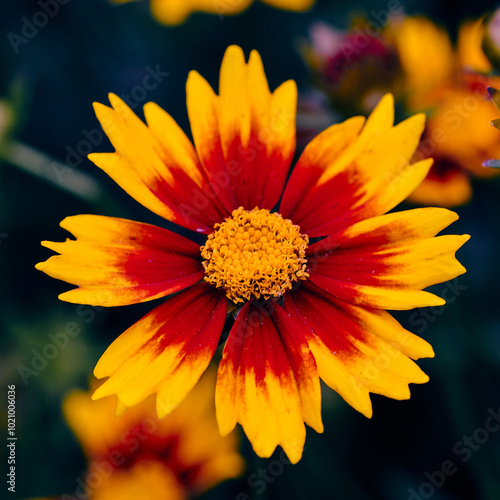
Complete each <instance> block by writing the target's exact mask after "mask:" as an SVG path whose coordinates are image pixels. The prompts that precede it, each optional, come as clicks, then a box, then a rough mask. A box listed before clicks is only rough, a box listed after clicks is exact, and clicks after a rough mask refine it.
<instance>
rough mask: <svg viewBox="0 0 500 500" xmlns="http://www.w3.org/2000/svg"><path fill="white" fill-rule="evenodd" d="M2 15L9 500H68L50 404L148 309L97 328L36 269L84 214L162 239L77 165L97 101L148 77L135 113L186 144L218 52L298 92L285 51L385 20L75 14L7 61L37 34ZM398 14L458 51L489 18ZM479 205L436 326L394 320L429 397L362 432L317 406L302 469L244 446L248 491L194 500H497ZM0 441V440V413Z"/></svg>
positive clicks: (104, 6) (489, 229)
mask: <svg viewBox="0 0 500 500" xmlns="http://www.w3.org/2000/svg"><path fill="white" fill-rule="evenodd" d="M0 5H1V14H0V34H1V43H0V96H2V97H3V98H5V99H8V100H9V102H10V103H11V105H12V107H13V110H14V111H13V113H14V116H15V117H14V120H13V124H12V127H11V131H10V134H11V139H12V140H13V141H15V147H14V148H13V149H12V148H11V149H9V148H8V147H6V146H5V145H4V146H3V147H2V148H1V150H2V151H3V154H2V156H3V157H4V160H2V161H1V163H0V283H1V289H0V294H1V295H0V304H1V305H0V311H1V319H0V325H1V335H2V346H3V347H2V350H1V354H0V356H1V357H0V362H1V367H2V369H1V377H0V380H1V383H2V391H1V393H2V400H1V403H0V405H1V407H2V409H3V408H4V406H5V403H6V390H7V389H6V386H7V384H15V385H16V388H17V417H18V420H17V432H18V436H19V438H18V441H17V458H18V463H17V492H16V493H15V494H11V493H8V492H6V494H8V495H9V498H30V497H35V496H44V495H45V496H48V495H55V494H61V493H64V492H67V493H71V492H72V491H74V489H75V486H76V483H75V479H76V478H77V477H79V475H81V474H82V472H83V470H84V467H85V460H84V457H83V455H82V452H81V450H80V447H79V445H78V444H77V443H76V441H75V439H74V437H73V435H72V434H71V432H70V431H69V429H68V428H67V427H66V424H65V422H64V420H63V418H62V414H61V409H60V406H61V401H62V399H63V397H64V395H65V394H66V393H67V392H68V391H69V390H71V389H72V388H76V387H86V386H87V381H88V377H89V375H90V373H91V371H92V369H93V367H94V365H95V363H96V362H97V360H98V358H99V356H100V354H102V352H103V351H104V350H105V348H106V347H107V346H108V345H109V344H110V342H111V341H112V340H113V339H115V338H116V337H117V336H118V335H119V334H120V333H121V332H122V331H124V330H125V329H126V328H127V327H128V326H130V325H131V324H132V323H133V322H134V321H136V320H138V319H139V318H140V317H141V316H142V315H143V314H144V313H145V312H147V311H149V310H150V309H151V307H152V304H147V303H146V304H142V305H136V306H133V307H121V308H112V309H109V310H103V309H99V308H91V307H89V306H81V307H79V306H76V305H74V304H68V303H64V302H61V301H59V300H58V299H57V295H58V294H59V293H61V292H63V291H65V290H67V289H69V288H70V286H68V285H67V284H64V283H62V282H59V281H56V280H53V279H51V278H49V277H48V276H46V275H44V274H42V273H40V272H38V271H36V270H35V269H34V265H35V264H36V263H37V262H39V261H42V260H45V259H46V258H47V257H48V256H49V255H51V253H52V252H50V251H48V250H46V249H44V248H42V247H41V246H40V241H41V240H44V239H46V240H52V241H57V240H59V241H62V240H64V239H65V238H66V236H67V234H66V233H65V232H64V231H63V230H62V229H61V228H59V222H60V221H61V220H62V219H63V218H64V217H66V216H68V215H75V214H79V213H98V214H103V215H110V216H118V217H129V218H132V219H134V220H140V221H144V222H150V223H155V224H158V225H163V226H168V224H167V223H165V221H163V220H162V219H160V218H159V217H157V216H156V215H154V214H152V213H150V212H148V211H147V210H146V209H145V208H143V207H142V206H140V205H139V204H138V203H137V202H135V201H134V200H132V199H131V198H129V197H128V196H127V195H126V194H125V193H124V192H122V191H121V190H120V188H118V187H117V186H116V185H115V184H114V183H113V182H112V181H111V180H110V179H108V178H107V177H106V175H105V174H104V173H103V172H101V171H100V170H99V169H98V168H97V167H95V166H94V165H93V164H92V163H91V162H90V161H88V160H87V159H86V157H85V156H86V154H87V153H89V152H90V151H89V150H88V146H89V144H90V143H91V140H89V137H91V138H92V140H93V141H94V144H93V145H91V150H92V151H111V146H110V144H109V142H108V141H107V139H105V138H102V135H100V132H99V131H100V128H99V124H98V122H97V120H96V118H95V115H94V113H93V110H92V102H94V101H98V102H103V103H107V94H108V92H114V93H117V94H118V95H122V94H130V93H131V91H132V90H133V89H134V88H135V87H136V86H138V85H141V82H142V80H143V78H144V76H145V75H146V74H147V71H148V68H152V69H158V70H159V71H161V72H162V73H168V76H162V77H161V82H159V84H158V86H157V87H156V88H155V89H153V90H151V91H148V92H147V96H144V97H140V98H138V99H135V101H133V102H134V103H136V104H137V107H136V108H135V111H136V112H137V113H138V114H139V116H142V111H141V109H142V105H143V104H144V103H145V102H147V101H155V102H157V103H158V104H159V105H160V106H162V107H163V108H164V109H166V110H167V111H168V112H169V113H171V114H172V115H173V117H174V118H175V119H176V120H177V121H178V122H179V123H180V125H181V126H182V127H183V128H184V130H186V131H187V130H188V126H189V124H188V120H187V112H186V106H185V82H186V78H187V75H188V72H189V71H190V70H191V69H196V70H198V71H199V72H200V73H201V74H202V75H203V76H205V77H206V78H207V79H208V81H209V82H210V83H211V84H212V85H213V86H214V87H215V88H216V86H217V81H218V71H219V67H220V62H221V59H222V56H223V53H224V51H225V49H226V48H227V46H228V45H230V44H238V45H240V46H242V47H243V49H244V50H245V52H246V53H247V54H248V53H249V51H250V50H251V49H257V50H258V51H259V52H260V53H261V55H262V57H263V61H264V66H265V68H266V73H267V77H268V79H269V82H270V86H271V87H272V88H275V87H276V86H277V85H279V84H280V83H281V82H283V81H285V80H287V79H290V78H293V79H295V80H296V81H297V83H298V85H299V89H300V90H302V91H304V90H306V89H307V86H308V81H309V74H308V71H307V69H306V67H305V65H304V63H303V61H302V59H301V56H300V54H299V52H298V50H297V47H298V45H299V43H300V40H301V39H303V38H305V37H306V36H307V34H308V28H309V26H310V24H311V23H312V22H314V21H317V20H324V21H326V22H329V23H331V24H333V25H335V26H337V27H339V28H345V27H347V25H348V23H349V20H350V19H351V18H352V17H353V16H354V15H356V14H359V13H365V14H366V13H370V11H372V10H373V11H375V12H379V11H381V10H384V9H386V7H387V1H363V2H361V1H355V2H349V3H348V4H347V3H345V2H335V1H331V0H319V1H318V2H317V5H316V7H314V8H313V9H312V10H311V11H310V12H308V13H304V14H295V13H290V12H285V11H280V10H275V9H272V8H270V7H268V6H266V5H264V4H261V3H259V2H256V3H255V5H253V6H252V7H251V8H250V9H249V10H248V11H246V12H245V13H243V14H241V15H238V16H232V17H224V18H223V19H219V18H218V17H217V16H210V15H203V14H195V15H193V16H192V17H191V18H190V19H189V20H188V21H187V22H186V23H185V24H183V25H181V26H178V27H165V26H161V25H159V24H157V23H156V22H155V20H154V19H153V18H152V17H151V15H150V11H149V6H148V2H136V3H131V4H127V5H123V6H120V5H113V4H111V3H108V2H106V1H105V0H86V1H85V2H78V1H76V0H73V1H69V2H68V3H67V4H66V5H61V7H60V12H59V13H58V14H57V15H56V16H55V17H54V18H53V19H51V20H50V22H49V23H48V24H47V25H46V26H44V27H43V28H40V29H39V31H38V33H36V35H34V36H33V37H32V38H29V39H27V43H24V42H23V43H20V44H18V45H16V48H14V47H13V44H12V43H11V42H12V37H10V38H9V36H8V35H9V33H16V34H21V28H22V25H23V20H22V19H23V17H24V16H26V17H27V18H28V19H32V18H33V15H34V14H35V13H36V12H37V11H38V10H39V8H40V7H39V6H38V4H37V1H28V0H16V1H15V2H14V1H9V2H7V1H6V0H3V1H2V3H1V4H0ZM403 5H404V6H405V10H406V12H407V13H409V14H414V13H423V14H426V15H429V16H431V17H432V18H433V19H435V20H436V21H438V22H439V23H441V24H442V25H444V26H446V27H447V28H448V29H449V30H450V32H451V34H452V36H455V35H456V32H457V28H458V26H459V23H460V22H461V21H462V20H464V19H466V18H477V17H479V16H480V15H482V14H484V13H486V12H487V11H488V9H491V8H493V7H494V4H493V3H492V2H488V1H484V0H476V1H474V2H470V1H454V2H435V1H430V0H429V1H419V0H413V1H409V2H407V3H405V2H403ZM135 95H136V97H139V96H142V95H143V94H141V93H139V92H137V91H136V93H135ZM492 109H493V108H492ZM492 118H495V116H492ZM499 140H500V133H499ZM87 141H88V142H87ZM19 144H21V146H19ZM29 148H36V150H37V151H39V152H42V153H43V154H45V155H48V158H45V159H42V160H40V157H39V156H36V158H35V159H34V160H33V161H32V162H30V161H28V163H30V164H32V165H37V166H38V167H39V172H38V174H37V173H35V174H33V173H29V172H27V171H26V170H25V169H24V168H20V166H22V165H16V163H17V164H22V163H23V162H25V160H26V158H29V154H30V151H31V149H29ZM5 157H7V159H5ZM54 161H57V162H60V163H61V164H62V165H66V167H64V168H63V167H61V166H59V165H58V164H56V163H53V162H54ZM38 167H37V168H38ZM78 174H84V175H85V176H86V181H87V183H88V185H87V188H88V189H87V190H86V191H85V192H81V193H76V194H75V193H71V192H69V191H67V190H64V189H63V188H64V186H65V185H67V184H68V182H69V185H70V186H71V183H72V182H73V183H76V184H78V177H75V176H78ZM44 175H45V176H48V178H49V180H44V178H43V176H44ZM62 179H64V181H63V180H62ZM75 179H76V180H75ZM474 189H475V194H474V198H473V200H472V202H470V203H469V204H468V205H467V206H464V207H462V208H460V209H458V212H459V214H460V220H459V221H458V222H457V223H455V224H454V226H453V232H454V233H457V234H460V233H469V234H471V235H472V239H471V241H470V242H469V243H468V244H467V245H465V247H464V249H463V250H460V252H459V258H460V260H461V261H462V262H463V263H464V265H465V266H466V268H467V269H468V273H467V274H466V275H464V276H461V277H459V278H457V279H456V280H455V281H454V282H453V283H452V284H451V285H447V284H444V285H438V286H436V287H435V289H436V292H437V293H438V294H442V293H447V296H448V297H451V298H452V300H451V301H450V303H449V304H448V305H447V306H446V308H443V309H441V308H438V309H434V310H422V311H417V312H415V311H409V312H407V313H401V314H398V315H397V317H398V319H399V320H400V321H402V322H403V324H405V325H406V326H407V327H408V328H409V329H410V330H411V331H413V332H414V333H416V334H418V335H420V336H422V337H423V338H425V339H426V340H428V341H429V342H430V343H431V344H432V345H433V346H434V349H435V352H436V357H435V358H434V359H431V360H422V361H420V362H419V365H420V366H421V367H422V368H423V369H424V371H425V372H426V373H428V374H429V375H430V378H431V380H430V382H429V383H428V384H425V385H422V386H412V399H411V400H410V401H404V402H399V401H392V400H389V399H386V398H383V397H380V396H372V400H373V405H374V417H373V418H372V419H371V420H368V419H366V418H365V417H363V416H362V415H361V414H358V413H357V412H356V411H355V410H353V409H352V408H351V407H349V406H348V405H347V404H346V403H344V402H343V401H342V400H341V399H340V397H338V396H337V395H336V394H334V393H333V391H331V390H329V389H325V391H324V402H323V417H324V422H325V428H326V430H325V433H324V435H317V434H315V432H314V431H312V430H309V431H308V437H307V441H306V448H305V452H304V458H303V459H302V461H301V462H300V463H299V464H298V465H296V466H291V465H286V464H283V463H282V461H281V459H280V457H281V456H282V455H281V452H280V451H278V453H276V455H275V457H273V458H272V459H269V460H264V459H259V458H258V457H256V456H255V455H254V454H253V452H252V451H251V446H250V445H249V443H248V441H246V438H245V437H244V436H242V452H243V453H244V455H245V457H246V460H247V464H248V468H247V471H246V473H245V474H244V475H243V476H242V477H241V479H239V480H235V481H231V482H227V483H225V484H222V485H220V486H218V487H217V488H216V489H214V490H212V491H211V492H209V493H207V494H206V495H205V497H206V498H213V499H217V498H228V499H239V500H243V499H246V498H259V499H260V498H262V499H264V498H270V499H271V498H272V499H292V498H293V499H303V498H328V499H338V500H351V499H352V500H406V499H410V500H411V499H412V498H413V499H415V500H418V499H419V498H431V497H432V498H434V499H436V500H459V499H460V500H497V499H498V498H500V431H487V430H486V432H481V431H478V429H480V428H482V429H484V428H485V425H486V422H487V419H488V418H489V417H490V416H491V415H492V414H494V415H497V419H498V422H500V316H499V312H498V311H499V308H500V306H499V304H500V294H499V285H498V284H499V283H500V263H499V257H500V252H499V243H500V224H499V222H498V217H499V214H500V196H499V195H500V182H499V180H498V179H497V180H495V181H488V182H485V181H475V185H474ZM447 288H448V291H447V292H445V290H446V289H447ZM68 322H76V323H78V325H79V326H80V328H81V333H80V334H79V335H78V336H76V337H74V338H71V340H70V342H69V343H68V345H67V346H65V348H64V349H61V350H60V351H59V352H58V354H57V356H55V357H54V359H52V360H49V361H48V362H47V363H46V365H44V364H43V362H41V361H37V360H36V359H35V358H36V352H40V351H41V350H42V349H43V347H44V346H45V345H46V344H47V342H48V341H49V339H50V337H49V335H51V334H52V335H55V334H57V332H59V331H63V330H64V328H65V327H66V325H67V324H68ZM37 363H38V364H37ZM3 388H5V391H4V389H3ZM492 418H493V417H492ZM488 422H492V420H491V419H490V420H488ZM1 424H2V428H5V425H6V422H5V414H4V412H3V411H2V420H1ZM263 424H265V423H263ZM492 425H493V424H492ZM499 428H500V426H499ZM2 434H3V433H2ZM447 461H451V462H453V467H451V466H450V465H449V464H448V465H447V466H446V467H448V468H447V469H446V470H447V471H448V472H449V471H450V470H453V472H451V473H449V474H448V475H444V473H441V472H440V471H441V470H442V468H443V464H444V463H445V462H447ZM5 462H6V460H4V459H2V463H1V467H2V468H3V467H4V466H5ZM1 470H2V471H3V469H1ZM2 477H5V476H4V475H3V473H2ZM2 481H3V480H2ZM426 483H427V484H426ZM4 488H5V486H4V485H2V486H1V490H2V491H6V489H5V490H4ZM413 492H415V493H413ZM2 495H3V493H2ZM238 495H240V496H238ZM245 495H248V496H245ZM5 498H7V497H5Z"/></svg>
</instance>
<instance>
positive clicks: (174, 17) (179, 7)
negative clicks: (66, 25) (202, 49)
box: [113, 0, 316, 25]
mask: <svg viewBox="0 0 500 500" xmlns="http://www.w3.org/2000/svg"><path fill="white" fill-rule="evenodd" d="M113 1H114V2H116V3H128V2H131V1H134V0H113ZM262 1H263V2H264V3H266V4H268V5H271V6H272V7H276V8H277V9H285V10H292V11H297V12H301V11H304V10H307V9H309V8H311V7H312V6H313V5H314V3H315V1H316V0H262ZM253 2H254V0H231V1H228V0H151V11H152V13H153V16H154V17H155V19H156V20H157V21H159V22H161V23H163V24H169V25H176V24H181V23H183V22H184V21H185V20H186V19H187V18H188V17H189V16H190V15H191V14H192V13H193V12H206V13H208V14H217V15H219V16H228V15H233V14H239V13H241V12H243V11H245V10H246V9H248V7H250V5H251V4H252V3H253Z"/></svg>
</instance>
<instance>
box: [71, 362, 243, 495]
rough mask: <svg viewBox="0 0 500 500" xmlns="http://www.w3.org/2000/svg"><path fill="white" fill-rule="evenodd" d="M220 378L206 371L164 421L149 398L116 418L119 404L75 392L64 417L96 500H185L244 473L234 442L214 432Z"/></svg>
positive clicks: (87, 490) (231, 435) (235, 440)
mask: <svg viewBox="0 0 500 500" xmlns="http://www.w3.org/2000/svg"><path fill="white" fill-rule="evenodd" d="M214 390H215V373H214V372H212V371H211V370H209V371H208V372H207V374H206V375H204V377H203V378H202V380H201V381H200V383H199V384H198V385H197V386H196V387H195V389H194V390H193V391H192V393H191V394H190V395H189V396H188V397H187V398H186V399H185V400H184V401H183V403H182V404H180V405H179V406H178V408H176V409H175V410H174V411H173V412H172V413H171V414H170V415H169V416H168V418H166V419H163V420H158V418H157V417H156V412H155V402H154V400H153V399H152V398H149V399H147V400H145V401H143V402H142V403H140V404H139V405H137V406H135V407H134V408H131V409H129V410H128V411H126V412H125V413H124V414H122V415H120V416H118V417H117V416H115V406H116V403H117V401H116V398H106V399H102V400H100V401H92V399H91V397H90V396H91V394H90V393H88V392H85V391H74V392H72V393H71V394H69V396H68V397H67V398H66V400H65V401H64V406H63V410H64V415H65V417H66V420H67V422H68V424H69V426H70V427H71V429H72V430H73V432H74V433H75V435H76V437H77V438H78V440H79V442H80V444H81V446H82V448H83V450H84V452H85V454H86V455H87V457H88V467H87V474H86V477H85V480H84V481H83V484H84V486H85V489H86V495H87V496H86V497H87V498H89V499H91V500H114V499H116V498H118V499H120V500H125V499H129V498H130V499H131V500H132V499H134V500H135V499H137V498H143V499H147V500H160V499H164V498H169V499H172V500H182V499H184V498H191V495H192V494H194V493H197V494H199V493H201V492H203V491H205V490H207V489H209V488H211V487H212V486H215V485H216V484H217V483H219V482H221V481H224V480H226V479H229V478H233V477H237V476H238V475H239V474H241V472H242V470H243V460H242V457H241V455H240V454H239V453H238V451H237V448H238V442H237V438H236V436H235V435H234V433H233V434H230V435H229V436H225V437H222V436H220V434H219V433H218V432H217V422H216V419H215V408H214V403H213V401H214V400H213V398H214Z"/></svg>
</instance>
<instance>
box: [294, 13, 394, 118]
mask: <svg viewBox="0 0 500 500" xmlns="http://www.w3.org/2000/svg"><path fill="white" fill-rule="evenodd" d="M310 38H311V44H310V45H308V46H307V47H306V48H305V50H304V55H305V59H306V61H307V62H308V63H309V66H310V67H311V68H312V69H313V71H314V74H315V75H314V76H315V78H316V80H317V83H318V85H319V87H320V88H321V89H322V90H323V91H324V92H325V93H326V94H327V95H328V96H329V98H330V99H331V101H332V104H333V106H334V107H335V109H337V110H339V111H340V112H341V113H346V114H355V113H362V114H366V113H368V112H369V111H370V110H371V109H373V106H374V104H375V103H376V102H378V100H379V99H380V97H381V96H382V95H383V94H385V93H387V92H391V93H393V94H396V95H397V94H399V93H400V87H401V79H400V76H401V71H400V65H399V59H398V55H397V53H396V51H395V49H394V48H393V47H391V46H389V45H388V44H387V43H386V42H385V40H384V38H383V37H382V36H381V35H379V36H373V35H371V34H369V33H367V32H366V31H363V30H362V29H361V28H360V27H355V28H354V29H352V30H351V31H349V32H344V31H340V30H336V29H334V28H332V27H330V26H328V25H326V24H324V23H317V24H314V25H313V26H312V28H311V31H310Z"/></svg>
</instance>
